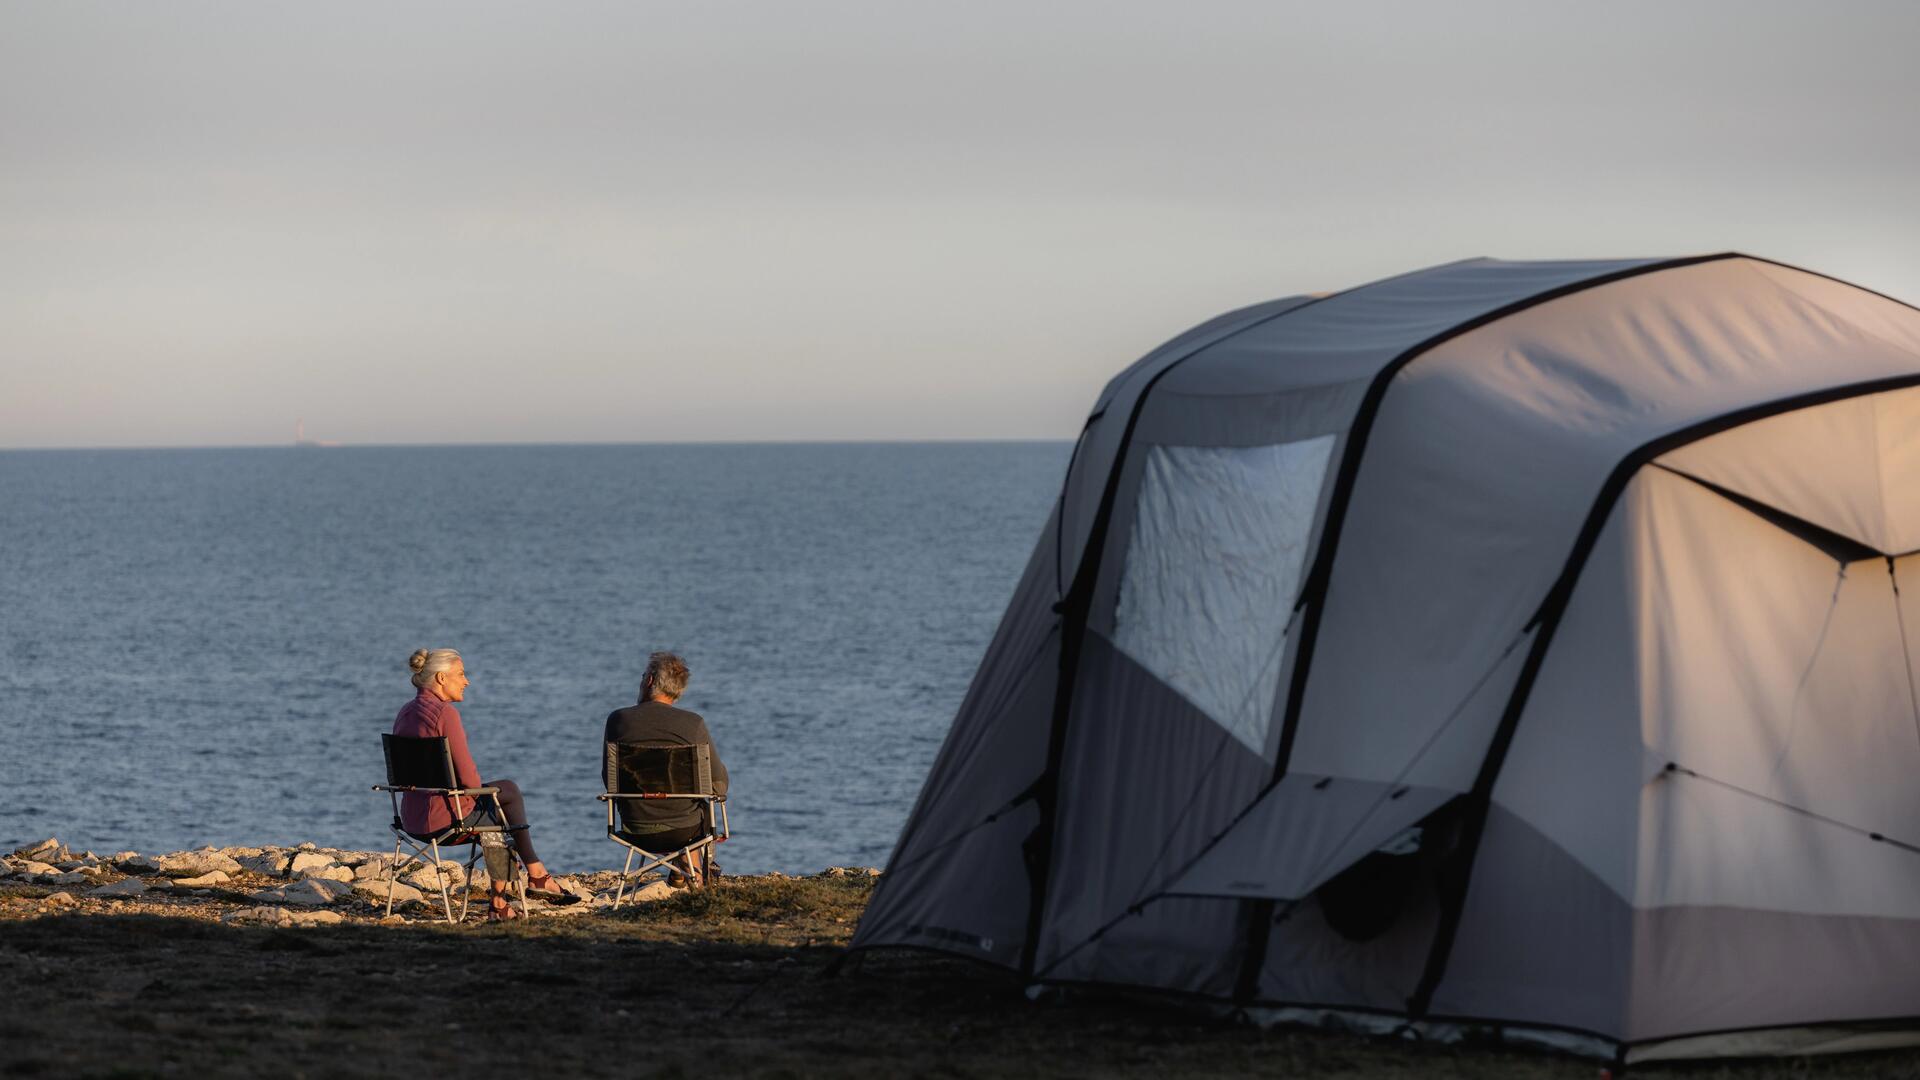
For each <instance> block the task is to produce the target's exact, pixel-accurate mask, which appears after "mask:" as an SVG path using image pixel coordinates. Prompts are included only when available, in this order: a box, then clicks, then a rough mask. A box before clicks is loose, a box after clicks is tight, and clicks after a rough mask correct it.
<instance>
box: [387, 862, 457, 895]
mask: <svg viewBox="0 0 1920 1080" xmlns="http://www.w3.org/2000/svg"><path fill="white" fill-rule="evenodd" d="M402 880H404V881H405V882H406V883H407V884H409V885H411V886H413V887H414V888H416V889H419V890H421V891H422V892H439V891H440V883H441V882H442V881H444V882H446V884H447V888H449V889H458V888H460V887H462V886H464V885H465V884H466V883H467V872H466V870H465V869H464V868H462V867H461V866H460V865H459V864H458V863H446V862H443V863H441V864H440V869H439V870H438V871H437V872H436V871H435V870H434V868H433V865H432V864H431V863H429V864H428V865H426V866H422V867H420V868H419V869H417V870H414V871H412V872H410V873H408V874H407V875H406V877H405V878H403V879H402Z"/></svg>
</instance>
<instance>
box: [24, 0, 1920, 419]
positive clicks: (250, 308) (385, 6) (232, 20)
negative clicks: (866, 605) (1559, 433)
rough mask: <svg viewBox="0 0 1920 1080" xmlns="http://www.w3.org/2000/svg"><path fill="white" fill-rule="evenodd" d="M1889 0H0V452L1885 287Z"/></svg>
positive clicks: (604, 406) (1911, 262)
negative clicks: (1628, 284)
mask: <svg viewBox="0 0 1920 1080" xmlns="http://www.w3.org/2000/svg"><path fill="white" fill-rule="evenodd" d="M1916 41H1920V4H1914V3H1912V2H1911V0H1890V2H1885V3H1877V2H1871V0H1849V2H1845V3H1831V4H1819V5H1816V4H1812V3H1804V2H1798V3H1768V2H1758V0H1744V2H1738V3H1720V2H1681V0H1660V2H1657V3H1647V2H1638V0H1628V2H1609V3H1604V4H1600V3H1579V4H1574V3H1547V2H1539V0H1527V2H1511V3H1504V2H1503V3H1488V2H1449V3H1438V4H1436V3H1411V2H1410V3H1353V4H1327V3H1317V4H1290V3H1277V2H1246V3H1206V2H1197V0H1188V2H1182V3H1179V4H1173V3H1165V2H1161V3H1134V2H1129V0H1105V2H1100V3H1042V2H1036V0H1023V2H1020V3H1000V2H997V0H969V2H968V3H966V4H956V3H952V2H950V0H948V2H942V3H931V2H928V3H922V2H914V0H889V2H875V3H843V2H839V0H807V2H805V3H795V2H791V0H786V2H727V0H675V2H673V3H649V2H639V0H630V2H620V3H565V2H559V3H544V4H537V5H536V4H525V3H510V4H503V3H489V2H484V0H463V2H459V3H446V4H440V3H378V4H375V3H329V4H292V3H284V4H282V3H262V2H254V0H248V2H234V3H202V2H193V0H169V2H168V3H166V4H148V3H135V2H127V3H121V4H103V3H91V2H84V0H46V2H37V3H21V2H14V0H0V448H37V447H95V446H98V447H107V446H227V445H275V444H285V443H288V442H290V441H291V440H292V438H293V434H294V425H295V422H296V420H299V419H304V421H305V425H306V434H307V435H308V436H309V437H310V438H317V439H327V440H338V441H341V442H345V443H353V444H364V443H379V444H411V443H511V442H654V441H686V440H695V441H699V440H725V441H735V440H749V441H762V440H820V439H829V440H839V439H850V440H851V439H960V438H992V439H1001V438H1070V437H1072V436H1073V435H1074V434H1075V433H1076V432H1077V431H1078V430H1079V426H1080V422H1081V421H1082V419H1083V418H1084V417H1085V414H1086V411H1087V409H1088V408H1089V407H1090V406H1091V404H1092V402H1093V400H1094V398H1095V396H1096V394H1097V393H1098V391H1099V389H1100V387H1101V386H1102V384H1104V382H1105V381H1106V380H1107V378H1108V377H1109V376H1111V375H1112V374H1113V373H1114V372H1115V371H1117V370H1119V369H1120V368H1121V367H1123V366H1124V365H1126V364H1127V363H1129V362H1130V361H1132V360H1133V359H1134V358H1136V357H1138V356H1139V355H1141V354H1143V353H1145V352H1147V351H1149V350H1150V349H1151V348H1152V347H1153V346H1155V345H1157V344H1159V343H1160V342H1161V341H1163V340H1165V339H1166V338H1168V337H1171V336H1173V335H1174V334H1175V333H1177V332H1179V331H1180V330H1182V329H1184V328H1186V327H1188V326H1190V325H1193V324H1195V323H1198V322H1200V321H1203V320H1204V319H1206V318H1208V317H1210V316H1212V315H1214V314H1217V313H1219V312H1222V311H1226V310H1229V309H1232V308H1235V307H1239V306H1242V305H1245V304H1248V303H1253V302H1257V301H1260V300H1264V299H1270V298H1273V297H1278V296H1285V295H1291V294H1296V293H1301V292H1311V291H1324V290H1330V289H1338V288H1343V287H1346V286H1351V285H1356V284H1361V283H1363V282H1366V281H1369V280H1373V279H1377V278H1380V277H1385V276H1388V275H1391V274H1395V273H1399V272H1402V271H1405V270H1409V269H1413V268H1416V267H1420V266H1425V265H1431V264H1434V263H1439V262H1446V261H1450V260H1453V259H1459V258H1465V257H1469V256H1475V255H1491V256H1496V257H1503V258H1515V259H1524V258H1589V257H1591V258H1601V257H1614V256H1656V255H1678V254H1690V253H1700V252H1711V251H1724V250H1738V251H1743V252H1747V253H1750V254H1755V255H1762V256H1766V257H1769V258H1773V259H1777V260H1780V261H1784V262H1788V263H1793V264H1796V265H1801V266H1805V267H1808V268H1810V269H1815V270H1819V271H1822V272H1825V273H1828V274H1832V275H1834V276H1837V277H1841V278H1844V279H1847V280H1850V281H1853V282H1855V283H1857V284H1861V285H1865V286H1868V287H1870V288H1874V289H1877V290H1879V291H1882V292H1886V293H1888V294H1891V295H1893V296H1896V297H1899V298H1901V299H1905V300H1907V301H1909V302H1920V116H1916V111H1917V110H1916V106H1917V105H1920V64H1916V63H1915V62H1914V61H1913V59H1912V55H1911V53H1912V47H1913V44H1914V43H1915V42H1916Z"/></svg>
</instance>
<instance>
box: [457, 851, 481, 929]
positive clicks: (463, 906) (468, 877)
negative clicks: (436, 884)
mask: <svg viewBox="0 0 1920 1080" xmlns="http://www.w3.org/2000/svg"><path fill="white" fill-rule="evenodd" d="M485 850H486V846H485V845H484V844H480V843H477V842H476V843H475V844H474V845H473V854H471V855H469V856H467V866H466V871H465V873H463V874H462V875H461V878H460V881H461V885H460V921H461V922H466V921H467V909H468V908H469V907H471V906H473V868H474V866H476V865H477V864H478V863H479V862H480V855H481V853H482V852H483V851H485Z"/></svg>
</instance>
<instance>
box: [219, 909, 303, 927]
mask: <svg viewBox="0 0 1920 1080" xmlns="http://www.w3.org/2000/svg"><path fill="white" fill-rule="evenodd" d="M220 921H221V922H223V923H238V924H241V925H248V924H251V925H256V926H291V925H293V916H292V915H290V914H288V913H287V909H286V908H278V907H260V908H241V909H240V910H238V911H229V912H227V913H226V914H225V915H222V916H220Z"/></svg>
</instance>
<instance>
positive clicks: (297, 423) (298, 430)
mask: <svg viewBox="0 0 1920 1080" xmlns="http://www.w3.org/2000/svg"><path fill="white" fill-rule="evenodd" d="M293 445H295V446H314V447H319V446H339V445H340V444H339V443H337V442H332V441H330V440H329V441H325V442H322V441H319V440H316V439H309V438H307V421H306V418H305V417H297V418H295V419H294V421H293Z"/></svg>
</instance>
